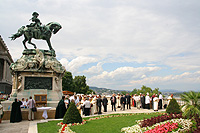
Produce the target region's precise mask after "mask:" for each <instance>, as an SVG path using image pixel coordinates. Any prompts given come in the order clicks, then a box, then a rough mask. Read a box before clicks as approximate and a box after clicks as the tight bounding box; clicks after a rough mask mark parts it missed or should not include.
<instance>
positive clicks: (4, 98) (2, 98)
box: [0, 93, 10, 101]
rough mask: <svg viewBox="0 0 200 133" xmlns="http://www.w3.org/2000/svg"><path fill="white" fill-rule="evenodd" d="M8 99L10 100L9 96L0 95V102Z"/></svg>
mask: <svg viewBox="0 0 200 133" xmlns="http://www.w3.org/2000/svg"><path fill="white" fill-rule="evenodd" d="M9 99H10V95H8V94H3V93H0V101H1V100H9Z"/></svg>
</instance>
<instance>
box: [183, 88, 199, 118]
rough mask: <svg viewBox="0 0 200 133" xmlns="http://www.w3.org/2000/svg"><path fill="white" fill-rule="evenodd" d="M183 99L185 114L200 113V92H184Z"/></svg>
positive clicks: (187, 115)
mask: <svg viewBox="0 0 200 133" xmlns="http://www.w3.org/2000/svg"><path fill="white" fill-rule="evenodd" d="M181 99H182V100H183V101H184V102H185V104H184V105H183V106H182V108H183V109H184V112H183V116H186V117H190V116H195V115H200V103H199V100H200V92H193V91H190V92H184V93H183V94H181Z"/></svg>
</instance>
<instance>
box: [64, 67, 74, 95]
mask: <svg viewBox="0 0 200 133" xmlns="http://www.w3.org/2000/svg"><path fill="white" fill-rule="evenodd" d="M62 89H63V90H68V91H71V92H74V81H73V77H72V73H71V72H68V71H67V72H65V74H64V76H63V78H62Z"/></svg>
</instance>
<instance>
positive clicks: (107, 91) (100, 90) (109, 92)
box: [90, 86, 131, 95]
mask: <svg viewBox="0 0 200 133" xmlns="http://www.w3.org/2000/svg"><path fill="white" fill-rule="evenodd" d="M90 89H91V90H93V91H95V93H96V94H99V95H112V94H113V93H115V94H118V93H120V94H121V92H122V91H125V92H129V93H130V92H131V91H126V90H111V89H107V88H98V87H92V86H90Z"/></svg>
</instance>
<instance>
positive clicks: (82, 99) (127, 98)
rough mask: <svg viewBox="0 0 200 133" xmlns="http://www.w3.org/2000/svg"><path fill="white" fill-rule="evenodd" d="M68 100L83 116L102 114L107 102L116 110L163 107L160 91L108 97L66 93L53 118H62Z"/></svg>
mask: <svg viewBox="0 0 200 133" xmlns="http://www.w3.org/2000/svg"><path fill="white" fill-rule="evenodd" d="M109 100H110V102H109ZM70 102H74V103H75V105H76V107H77V109H78V110H79V112H80V114H81V115H85V116H88V115H94V114H102V111H104V112H107V108H108V107H107V106H108V103H110V105H111V109H112V111H116V108H120V110H123V111H124V110H125V109H131V107H136V108H137V109H140V108H143V109H153V110H154V111H158V110H159V109H162V108H163V96H162V94H161V93H159V94H153V95H152V96H151V97H150V96H149V93H147V94H146V95H145V94H140V95H137V94H135V95H130V94H129V93H127V94H126V95H121V94H117V95H116V94H113V95H112V96H110V97H106V96H103V97H102V96H101V95H81V94H77V95H73V96H69V95H66V96H63V97H62V99H61V100H60V102H59V103H58V106H57V108H56V116H55V118H63V116H64V114H65V112H66V111H67V109H68V108H69V104H70ZM102 107H103V109H102Z"/></svg>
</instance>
